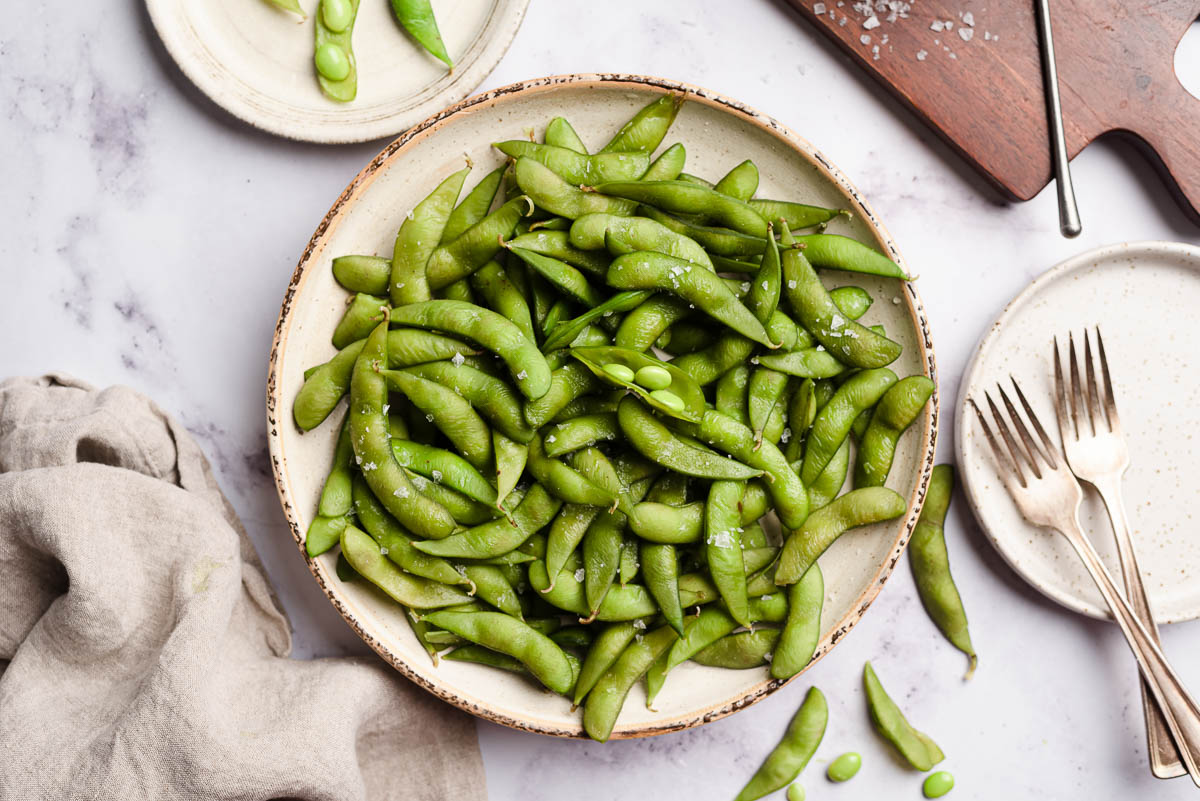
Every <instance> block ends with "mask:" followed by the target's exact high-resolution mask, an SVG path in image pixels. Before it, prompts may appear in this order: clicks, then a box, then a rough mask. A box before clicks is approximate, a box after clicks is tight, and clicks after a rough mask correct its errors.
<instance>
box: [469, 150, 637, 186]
mask: <svg viewBox="0 0 1200 801" xmlns="http://www.w3.org/2000/svg"><path fill="white" fill-rule="evenodd" d="M492 147H494V148H496V149H497V150H499V151H500V152H501V153H503V154H504V155H506V156H508V157H509V158H512V159H519V158H531V159H533V160H534V161H538V162H540V163H541V164H543V165H544V166H546V167H548V168H550V169H551V170H553V171H554V172H555V174H557V175H558V176H559V177H561V178H562V179H563V180H565V181H567V182H568V183H571V184H575V185H576V186H578V185H580V184H596V183H603V182H604V181H635V180H637V179H638V178H640V177H641V176H642V174H643V173H645V172H646V168H647V167H649V166H650V157H649V156H648V155H647V154H645V153H641V152H611V151H610V152H602V153H597V154H595V155H594V156H589V155H587V154H584V153H578V152H576V151H574V150H571V149H569V148H565V147H555V146H554V145H539V144H537V143H536V142H530V141H529V140H527V139H510V140H509V141H507V142H497V143H495V144H494V145H492Z"/></svg>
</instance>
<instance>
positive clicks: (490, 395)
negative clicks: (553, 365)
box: [404, 360, 533, 443]
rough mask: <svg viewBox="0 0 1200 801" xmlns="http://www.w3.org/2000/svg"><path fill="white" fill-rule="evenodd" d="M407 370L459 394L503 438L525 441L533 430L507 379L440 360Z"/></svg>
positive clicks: (464, 365) (518, 397)
mask: <svg viewBox="0 0 1200 801" xmlns="http://www.w3.org/2000/svg"><path fill="white" fill-rule="evenodd" d="M404 372H406V373H410V374H412V375H415V376H420V377H421V378H424V379H427V380H429V381H436V382H437V383H439V384H441V385H442V386H444V387H449V388H450V389H452V390H454V391H455V392H457V393H458V394H459V395H462V397H463V398H465V399H466V400H467V401H468V402H470V404H471V406H472V407H473V408H474V409H475V410H476V411H477V412H479V414H480V415H482V416H483V417H484V418H485V419H486V420H487V421H488V422H489V423H491V424H492V426H493V427H494V428H496V429H498V430H500V431H502V432H503V433H504V435H505V436H506V437H510V438H511V439H514V440H516V441H517V442H521V443H526V442H529V440H530V438H532V437H533V429H532V428H530V427H529V424H528V423H526V422H525V412H524V406H523V404H522V401H521V398H520V396H519V395H518V394H517V393H516V392H515V391H514V390H513V388H512V387H511V386H509V384H508V383H507V382H506V381H503V380H501V379H499V378H496V377H495V376H493V375H490V374H489V373H486V372H484V371H483V370H480V369H479V368H477V367H473V366H471V365H470V364H466V363H462V364H457V365H456V364H455V363H454V361H449V360H443V361H436V362H426V363H424V364H419V365H415V366H413V367H409V368H406V369H405V371H404Z"/></svg>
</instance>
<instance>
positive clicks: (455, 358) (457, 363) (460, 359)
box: [450, 351, 467, 367]
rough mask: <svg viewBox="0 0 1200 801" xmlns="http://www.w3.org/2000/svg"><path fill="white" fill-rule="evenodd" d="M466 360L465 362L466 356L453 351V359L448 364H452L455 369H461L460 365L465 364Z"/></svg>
mask: <svg viewBox="0 0 1200 801" xmlns="http://www.w3.org/2000/svg"><path fill="white" fill-rule="evenodd" d="M466 360H467V357H466V356H463V355H462V354H461V353H459V352H458V351H455V352H454V356H453V358H451V359H450V363H451V364H453V365H454V366H455V367H461V366H462V363H463V362H465V361H466Z"/></svg>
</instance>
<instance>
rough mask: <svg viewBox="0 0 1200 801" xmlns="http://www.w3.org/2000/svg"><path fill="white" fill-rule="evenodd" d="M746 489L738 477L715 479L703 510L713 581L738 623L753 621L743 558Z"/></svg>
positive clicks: (705, 545) (707, 551)
mask: <svg viewBox="0 0 1200 801" xmlns="http://www.w3.org/2000/svg"><path fill="white" fill-rule="evenodd" d="M744 493H745V485H744V484H742V483H741V482H739V481H714V482H713V483H712V486H711V487H710V488H709V491H708V503H707V505H706V506H705V510H704V552H705V555H706V557H707V561H708V571H709V573H710V575H711V576H712V580H713V584H715V585H716V587H717V591H718V592H719V593H721V600H723V601H724V602H725V606H726V607H728V609H729V614H730V615H732V616H733V619H734V620H736V621H737V622H738V623H739V624H741V625H743V626H749V625H750V617H749V614H750V610H749V607H748V604H749V599H748V598H747V597H746V566H745V562H744V561H743V560H742V531H741V525H740V524H741V517H742V515H741V511H740V509H739V508H738V506H739V504H740V503H741V500H742V495H743V494H744Z"/></svg>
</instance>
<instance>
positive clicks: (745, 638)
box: [692, 629, 779, 670]
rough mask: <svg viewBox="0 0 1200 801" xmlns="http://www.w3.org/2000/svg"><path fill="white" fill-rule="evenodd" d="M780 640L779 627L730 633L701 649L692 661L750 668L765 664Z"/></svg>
mask: <svg viewBox="0 0 1200 801" xmlns="http://www.w3.org/2000/svg"><path fill="white" fill-rule="evenodd" d="M778 640H779V629H755V630H754V631H742V632H738V633H737V634H728V635H726V636H724V637H722V638H721V639H719V640H717V641H716V642H714V643H713V644H712V645H709V646H708V647H706V648H703V649H701V650H700V651H698V652H697V653H696V654H695V655H693V656H692V661H693V662H695V663H696V664H698V665H705V666H707V667H719V668H725V669H726V670H750V669H751V668H756V667H761V666H762V665H765V664H766V663H767V661H768V659H769V658H770V656H771V652H772V651H773V650H775V643H776V642H778Z"/></svg>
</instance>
